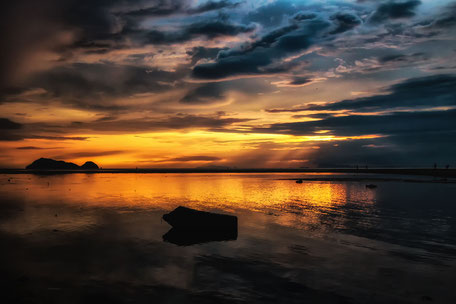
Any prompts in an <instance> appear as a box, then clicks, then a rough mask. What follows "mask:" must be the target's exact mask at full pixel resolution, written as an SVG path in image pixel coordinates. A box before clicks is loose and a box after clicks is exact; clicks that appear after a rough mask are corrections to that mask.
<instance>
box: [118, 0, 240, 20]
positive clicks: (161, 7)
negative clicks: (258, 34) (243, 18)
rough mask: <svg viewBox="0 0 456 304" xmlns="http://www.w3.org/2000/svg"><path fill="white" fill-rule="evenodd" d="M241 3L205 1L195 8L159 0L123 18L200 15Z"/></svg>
mask: <svg viewBox="0 0 456 304" xmlns="http://www.w3.org/2000/svg"><path fill="white" fill-rule="evenodd" d="M241 3H242V2H240V1H238V2H233V1H228V0H220V1H207V2H205V3H202V4H200V5H198V6H196V7H192V6H191V1H189V0H187V1H186V0H159V1H152V3H151V1H149V2H147V3H146V4H144V5H143V6H144V7H143V8H140V9H137V10H130V11H128V12H126V13H123V14H124V15H125V16H134V17H153V16H168V15H173V14H190V15H191V14H201V13H205V12H210V11H215V10H220V9H224V8H235V7H237V6H239V5H240V4H241ZM151 4H152V5H151Z"/></svg>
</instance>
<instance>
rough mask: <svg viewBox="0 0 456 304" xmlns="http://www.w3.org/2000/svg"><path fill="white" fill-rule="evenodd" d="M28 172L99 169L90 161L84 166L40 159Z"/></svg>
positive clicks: (31, 165)
mask: <svg viewBox="0 0 456 304" xmlns="http://www.w3.org/2000/svg"><path fill="white" fill-rule="evenodd" d="M25 169H27V170H97V169H99V167H98V166H97V164H95V163H94V162H91V161H88V162H86V163H85V164H84V165H82V166H78V165H76V164H74V163H69V162H65V161H62V160H55V159H50V158H40V159H37V160H35V161H34V162H33V163H31V164H30V165H28V166H27V167H25Z"/></svg>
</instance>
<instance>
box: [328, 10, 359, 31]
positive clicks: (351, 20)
mask: <svg viewBox="0 0 456 304" xmlns="http://www.w3.org/2000/svg"><path fill="white" fill-rule="evenodd" d="M330 19H331V20H334V21H335V22H336V24H337V27H336V28H335V29H334V30H333V31H331V34H339V33H343V32H346V31H349V30H351V29H353V28H355V27H357V26H358V25H360V24H361V23H362V22H361V19H360V18H359V17H358V16H355V15H352V14H348V13H337V14H335V15H333V16H331V18H330Z"/></svg>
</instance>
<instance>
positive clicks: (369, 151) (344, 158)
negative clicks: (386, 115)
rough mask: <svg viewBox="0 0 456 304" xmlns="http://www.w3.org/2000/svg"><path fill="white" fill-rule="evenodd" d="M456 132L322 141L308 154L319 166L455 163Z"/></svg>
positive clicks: (427, 165) (394, 165) (392, 165)
mask: <svg viewBox="0 0 456 304" xmlns="http://www.w3.org/2000/svg"><path fill="white" fill-rule="evenodd" d="M455 136H456V132H454V131H445V130H442V131H441V132H439V133H437V134H436V133H424V134H407V135H392V136H389V137H385V138H376V139H362V140H347V141H339V142H338V144H337V145H334V143H319V146H320V149H318V150H317V151H315V152H314V153H311V155H307V157H308V158H309V159H311V160H312V161H311V163H310V164H309V165H313V166H317V167H326V168H332V167H344V168H347V167H354V166H356V165H359V166H360V167H363V166H364V165H368V166H369V167H370V168H372V167H428V168H431V167H432V165H433V164H434V162H436V161H438V162H439V165H442V164H443V165H444V164H454V162H455V160H454V155H455V154H456V145H455V144H456V142H455V140H454V138H455Z"/></svg>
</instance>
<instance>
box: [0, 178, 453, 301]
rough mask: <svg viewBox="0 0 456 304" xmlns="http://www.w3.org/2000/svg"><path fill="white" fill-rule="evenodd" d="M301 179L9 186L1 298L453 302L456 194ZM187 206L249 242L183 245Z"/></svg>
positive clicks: (15, 182)
mask: <svg viewBox="0 0 456 304" xmlns="http://www.w3.org/2000/svg"><path fill="white" fill-rule="evenodd" d="M297 177H298V178H300V177H302V175H293V174H231V175H226V174H99V175H85V174H72V175H59V176H42V177H41V176H33V175H17V176H6V175H0V197H2V200H1V202H0V209H1V210H0V242H1V245H2V250H1V251H0V270H1V271H2V273H3V276H2V277H1V278H0V286H1V287H0V289H1V290H0V291H1V292H2V294H3V295H4V299H6V301H7V302H14V303H21V302H31V299H43V298H45V299H47V301H46V302H60V303H64V302H65V303H67V302H72V303H91V302H98V303H99V302H120V303H124V302H150V301H151V299H153V301H156V302H159V303H160V302H163V303H165V302H166V303H213V302H224V303H239V302H243V303H246V302H248V303H265V302H266V303H267V302H271V303H272V302H275V303H276V302H286V303H302V302H306V301H307V302H311V303H347V302H357V303H364V302H377V303H390V302H409V303H410V302H411V303H420V302H422V301H424V300H426V301H428V300H429V299H431V300H432V301H433V302H434V303H455V302H456V295H455V294H454V293H453V292H452V282H454V281H455V280H456V263H455V257H456V206H455V205H454V202H453V198H454V197H455V195H456V187H455V185H452V184H426V183H420V184H414V183H402V182H378V183H376V184H378V187H377V188H376V189H368V188H366V187H365V183H364V182H356V181H351V182H343V181H333V182H331V181H312V182H309V181H305V180H304V182H303V184H296V183H295V182H294V181H293V180H286V179H287V178H297ZM8 178H12V180H11V181H10V182H8ZM178 205H184V206H188V207H192V208H195V209H199V210H206V211H221V212H227V213H232V214H236V215H237V216H238V218H239V234H238V235H237V237H236V236H213V235H212V236H211V235H210V233H208V235H196V236H195V235H184V236H182V235H179V233H177V234H175V232H174V231H169V228H170V227H169V225H168V224H166V223H165V222H162V221H161V216H162V215H163V214H164V213H166V212H169V211H171V210H173V209H174V208H175V207H177V206H178ZM164 236H165V237H164ZM163 238H165V239H166V240H168V241H169V242H163ZM222 240H224V241H222ZM228 240H235V241H228ZM206 241H211V242H206ZM214 241H221V242H214ZM176 244H177V245H187V246H184V247H181V246H176ZM373 294H375V297H373V296H372V295H373Z"/></svg>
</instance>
